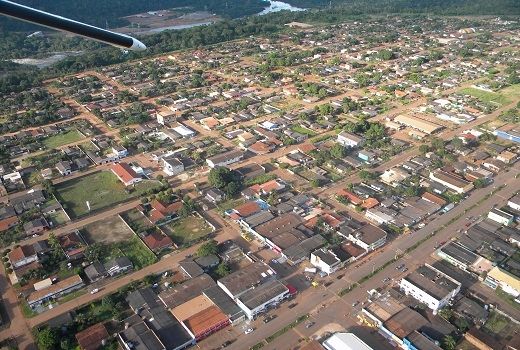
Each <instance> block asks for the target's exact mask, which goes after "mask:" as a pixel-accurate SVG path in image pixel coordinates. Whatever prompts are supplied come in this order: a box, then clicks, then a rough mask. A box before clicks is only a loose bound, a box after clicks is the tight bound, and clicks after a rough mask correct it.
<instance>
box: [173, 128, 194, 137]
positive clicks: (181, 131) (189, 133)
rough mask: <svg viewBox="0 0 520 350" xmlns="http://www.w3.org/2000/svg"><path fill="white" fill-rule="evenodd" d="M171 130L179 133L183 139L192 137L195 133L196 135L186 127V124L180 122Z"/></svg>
mask: <svg viewBox="0 0 520 350" xmlns="http://www.w3.org/2000/svg"><path fill="white" fill-rule="evenodd" d="M172 130H173V131H175V132H176V133H178V134H179V135H181V136H182V138H184V139H191V138H192V137H194V136H195V135H197V133H196V132H195V131H193V130H191V129H190V128H188V127H187V126H185V125H183V124H181V125H179V126H177V127H175V128H172Z"/></svg>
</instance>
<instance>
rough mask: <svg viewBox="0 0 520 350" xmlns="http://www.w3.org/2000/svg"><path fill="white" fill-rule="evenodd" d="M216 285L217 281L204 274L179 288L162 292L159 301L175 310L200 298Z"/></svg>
mask: <svg viewBox="0 0 520 350" xmlns="http://www.w3.org/2000/svg"><path fill="white" fill-rule="evenodd" d="M215 285H216V284H215V281H213V279H212V278H211V277H210V276H209V275H206V274H205V273H204V274H202V275H200V276H198V277H195V278H193V279H190V280H188V281H185V282H184V283H182V284H180V285H178V286H175V287H173V288H169V289H167V290H164V291H162V292H161V293H159V299H160V300H161V301H162V302H163V303H164V305H166V307H167V308H168V309H173V308H175V307H177V306H179V305H182V304H184V303H185V302H187V301H189V300H191V299H193V298H195V297H197V296H199V295H200V294H201V293H202V292H203V291H204V290H206V289H207V288H210V287H213V286H215Z"/></svg>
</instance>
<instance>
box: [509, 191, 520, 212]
mask: <svg viewBox="0 0 520 350" xmlns="http://www.w3.org/2000/svg"><path fill="white" fill-rule="evenodd" d="M507 206H508V207H510V208H513V209H514V210H520V194H517V195H516V196H514V197H511V198H509V200H508V201H507Z"/></svg>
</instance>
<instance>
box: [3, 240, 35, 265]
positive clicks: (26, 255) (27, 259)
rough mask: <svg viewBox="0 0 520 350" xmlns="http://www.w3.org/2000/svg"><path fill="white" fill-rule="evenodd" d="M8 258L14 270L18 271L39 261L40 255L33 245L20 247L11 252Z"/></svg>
mask: <svg viewBox="0 0 520 350" xmlns="http://www.w3.org/2000/svg"><path fill="white" fill-rule="evenodd" d="M8 256H9V261H10V262H11V266H12V267H13V270H17V269H19V268H21V267H24V266H27V265H29V264H31V263H33V262H35V261H38V260H39V259H38V254H37V253H36V251H35V249H34V247H33V246H32V245H23V246H20V247H18V248H16V249H14V250H13V251H12V252H10V253H9V255H8Z"/></svg>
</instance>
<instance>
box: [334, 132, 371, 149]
mask: <svg viewBox="0 0 520 350" xmlns="http://www.w3.org/2000/svg"><path fill="white" fill-rule="evenodd" d="M337 142H338V143H340V144H342V145H343V146H345V147H347V148H355V147H359V146H362V145H363V143H364V142H365V140H364V139H363V138H362V137H360V136H357V135H355V134H351V133H349V132H346V131H342V132H340V133H339V134H338V139H337Z"/></svg>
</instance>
